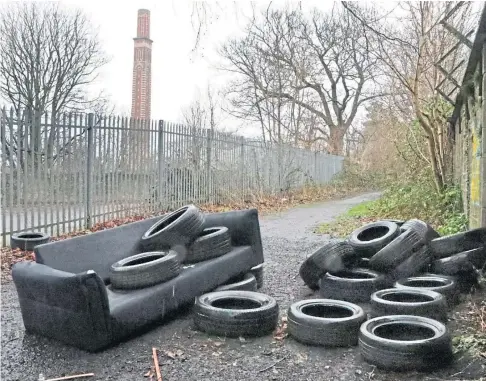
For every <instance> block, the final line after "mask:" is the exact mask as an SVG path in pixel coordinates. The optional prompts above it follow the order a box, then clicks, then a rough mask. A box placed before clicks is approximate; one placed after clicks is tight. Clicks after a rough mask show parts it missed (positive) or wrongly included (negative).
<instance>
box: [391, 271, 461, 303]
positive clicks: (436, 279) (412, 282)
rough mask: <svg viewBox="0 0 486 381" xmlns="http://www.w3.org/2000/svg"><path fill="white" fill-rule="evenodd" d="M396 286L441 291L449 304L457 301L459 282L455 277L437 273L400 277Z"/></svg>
mask: <svg viewBox="0 0 486 381" xmlns="http://www.w3.org/2000/svg"><path fill="white" fill-rule="evenodd" d="M394 286H395V287H396V288H403V289H425V290H430V291H435V292H439V293H441V294H442V295H444V297H445V298H446V300H447V303H448V305H449V306H450V305H452V304H453V303H454V302H455V301H456V298H457V294H458V288H457V283H456V281H455V280H454V279H452V278H451V277H447V276H440V275H436V274H428V275H421V276H414V277H409V278H404V279H400V280H398V281H396V282H395V285H394Z"/></svg>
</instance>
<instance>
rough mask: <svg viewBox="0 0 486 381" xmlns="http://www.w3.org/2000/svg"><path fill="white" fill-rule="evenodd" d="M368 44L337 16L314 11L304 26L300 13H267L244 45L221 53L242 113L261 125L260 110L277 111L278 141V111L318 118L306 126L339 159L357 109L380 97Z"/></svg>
mask: <svg viewBox="0 0 486 381" xmlns="http://www.w3.org/2000/svg"><path fill="white" fill-rule="evenodd" d="M372 44H373V41H372V39H370V38H368V36H367V34H366V29H365V28H363V26H362V25H361V23H360V22H358V21H357V20H356V19H355V18H353V17H351V16H350V15H349V14H348V13H347V12H343V11H342V9H334V10H333V12H332V13H331V14H322V13H321V12H319V11H317V10H315V11H314V12H313V13H312V16H311V17H310V18H307V17H306V16H305V15H304V14H303V13H302V11H301V10H300V9H295V10H284V11H280V10H271V9H267V11H266V12H263V13H262V14H261V16H260V18H259V19H258V20H256V21H255V22H251V23H250V24H249V26H248V27H247V30H246V36H245V37H244V38H241V39H235V40H231V41H229V42H228V43H227V44H225V45H224V46H223V48H222V50H221V53H222V55H223V57H224V58H225V59H226V60H227V61H228V63H229V64H230V65H229V68H228V70H231V71H234V72H236V73H238V74H239V75H240V81H239V82H238V83H236V84H234V85H232V87H233V89H234V90H233V91H234V92H237V93H238V96H239V99H242V100H243V104H245V103H246V104H247V110H246V111H247V112H248V113H251V114H253V115H257V116H258V119H260V120H262V118H261V116H260V114H261V110H262V109H264V108H266V109H267V110H268V108H269V107H268V106H269V104H270V105H274V104H276V105H275V106H276V107H275V108H276V114H277V115H276V120H277V125H276V128H277V133H278V134H279V135H280V134H281V132H282V111H281V109H282V107H288V108H290V109H291V110H294V111H295V108H296V106H297V107H298V108H297V110H298V112H300V113H302V109H303V110H305V111H306V112H308V113H311V114H313V115H315V116H317V118H318V120H319V122H320V123H316V124H314V125H313V126H312V128H313V129H314V130H315V131H316V132H317V133H318V134H317V137H319V138H322V139H324V140H325V141H326V142H327V145H328V149H329V151H330V152H331V153H334V154H342V153H343V145H344V143H343V139H344V137H345V134H346V131H347V130H348V129H349V128H350V126H351V124H352V122H353V120H354V118H355V116H356V114H357V111H358V108H359V107H360V106H361V105H363V104H364V103H365V102H367V101H369V100H371V99H374V98H376V97H379V96H381V92H380V91H378V89H377V88H376V86H375V81H376V80H377V77H378V73H379V70H378V67H377V59H376V57H374V56H373V55H372V54H371V53H370V51H371V50H372V49H373V46H372ZM241 105H242V104H240V106H241ZM289 114H290V115H291V118H294V119H295V117H296V115H295V114H294V115H292V113H289Z"/></svg>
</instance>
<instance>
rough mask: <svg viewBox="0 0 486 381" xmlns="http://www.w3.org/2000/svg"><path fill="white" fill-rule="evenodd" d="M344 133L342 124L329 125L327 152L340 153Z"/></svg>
mask: <svg viewBox="0 0 486 381" xmlns="http://www.w3.org/2000/svg"><path fill="white" fill-rule="evenodd" d="M344 135H346V128H345V127H344V126H333V127H329V142H328V146H329V153H330V154H332V155H342V154H343V147H344Z"/></svg>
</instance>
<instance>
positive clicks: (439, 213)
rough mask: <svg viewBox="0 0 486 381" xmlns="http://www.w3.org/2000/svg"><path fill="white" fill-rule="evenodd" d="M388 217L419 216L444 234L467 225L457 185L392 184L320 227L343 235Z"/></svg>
mask: <svg viewBox="0 0 486 381" xmlns="http://www.w3.org/2000/svg"><path fill="white" fill-rule="evenodd" d="M386 218H394V219H400V220H408V219H411V218H418V219H421V220H423V221H426V222H428V223H429V224H430V225H431V226H432V227H434V228H435V229H436V230H437V231H438V232H439V233H440V234H442V235H448V234H453V233H457V232H459V231H463V230H465V229H466V228H467V218H466V216H465V215H464V213H462V202H461V193H460V190H459V189H458V188H457V187H450V188H447V189H446V190H445V191H444V192H443V193H441V194H438V193H437V192H435V191H434V189H433V188H432V187H431V186H427V185H425V184H420V185H418V184H411V185H410V184H406V185H403V184H401V185H392V186H390V187H388V189H386V191H385V192H384V193H383V196H382V197H381V198H379V199H378V200H375V201H369V202H365V203H362V204H360V205H357V206H355V207H353V208H351V209H350V210H349V211H348V212H347V213H345V214H344V215H342V216H340V217H339V218H338V219H337V220H336V221H335V222H333V223H331V224H323V225H321V226H319V227H318V229H317V232H318V233H324V234H331V235H334V236H338V237H343V236H346V235H348V234H349V233H351V232H352V231H353V230H354V229H356V228H357V227H359V226H361V225H363V224H364V223H367V222H370V221H374V220H379V219H386Z"/></svg>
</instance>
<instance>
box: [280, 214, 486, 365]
mask: <svg viewBox="0 0 486 381" xmlns="http://www.w3.org/2000/svg"><path fill="white" fill-rule="evenodd" d="M485 264H486V228H480V229H474V230H469V231H466V232H463V233H459V234H454V235H449V236H443V237H441V236H440V235H439V234H438V233H437V232H436V231H435V230H434V229H433V228H432V227H431V226H429V225H428V224H427V223H425V222H424V221H421V220H418V219H412V220H409V221H406V222H404V221H398V220H385V221H377V222H374V223H371V224H367V225H365V226H363V227H361V228H359V229H357V230H355V231H354V232H352V233H351V235H350V236H349V237H348V239H346V240H331V241H330V242H328V243H327V244H326V245H324V246H323V247H321V248H320V249H318V250H317V251H315V252H314V253H312V254H311V255H310V256H309V257H307V258H306V260H305V261H304V262H303V263H302V265H301V267H300V270H299V273H300V276H301V278H302V279H303V280H304V282H305V283H306V285H307V286H308V287H310V288H311V289H313V290H318V292H319V295H320V297H321V298H322V299H309V300H303V301H299V302H297V303H294V304H293V305H292V306H291V307H290V308H289V311H288V327H289V334H290V335H291V336H293V337H294V338H295V339H296V340H298V341H300V342H303V343H306V344H311V345H323V346H354V345H358V346H359V349H360V352H361V355H362V356H363V358H364V359H365V360H366V361H368V362H370V363H372V364H374V365H376V366H378V367H380V368H383V369H390V370H412V369H416V370H432V369H434V368H437V367H440V366H444V365H446V364H447V363H448V362H449V361H450V360H451V359H452V344H451V337H450V335H449V332H448V330H447V328H446V325H445V324H446V322H447V311H448V309H450V308H452V307H453V306H454V304H455V303H456V302H457V301H458V295H459V293H460V292H461V291H466V290H469V289H470V287H471V286H472V284H474V283H475V282H477V279H478V275H479V274H480V272H481V271H484V267H485ZM361 303H365V305H364V306H360V305H359V304H361ZM363 308H366V309H369V313H365V312H364V309H363ZM368 318H369V319H368Z"/></svg>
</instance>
